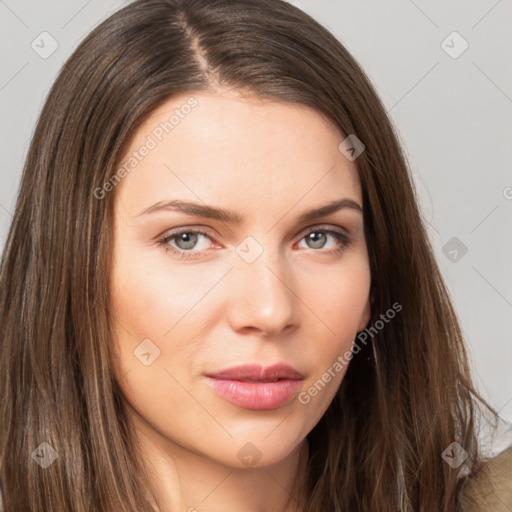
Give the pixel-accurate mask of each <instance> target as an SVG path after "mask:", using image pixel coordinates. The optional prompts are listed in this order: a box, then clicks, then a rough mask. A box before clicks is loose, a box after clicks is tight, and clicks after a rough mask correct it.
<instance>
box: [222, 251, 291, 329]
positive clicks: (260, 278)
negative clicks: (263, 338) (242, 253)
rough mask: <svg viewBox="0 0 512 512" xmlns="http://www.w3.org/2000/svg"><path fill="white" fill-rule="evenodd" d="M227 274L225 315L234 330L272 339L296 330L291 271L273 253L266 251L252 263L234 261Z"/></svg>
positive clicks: (238, 259) (241, 260)
mask: <svg viewBox="0 0 512 512" xmlns="http://www.w3.org/2000/svg"><path fill="white" fill-rule="evenodd" d="M230 274H231V282H232V284H233V291H232V294H231V295H230V302H229V306H228V315H229V323H230V325H231V327H232V329H233V330H235V331H237V332H251V331H253V332H255V333H260V334H265V335H267V336H275V335H279V334H280V333H283V332H285V331H286V333H288V332H289V331H290V332H291V331H292V330H293V329H296V328H297V327H298V325H299V309H298V303H299V302H300V299H299V297H298V296H297V295H296V293H295V291H294V286H293V279H292V274H291V270H290V269H289V268H287V267H286V264H285V262H283V261H282V259H281V258H280V257H279V256H278V255H276V254H275V251H274V252H272V251H271V250H270V249H268V248H266V249H265V250H264V251H263V253H262V254H261V255H260V256H259V257H258V258H257V259H256V261H253V262H252V263H248V262H246V261H244V260H243V259H242V258H237V260H236V263H235V268H234V269H233V271H232V272H231V273H230Z"/></svg>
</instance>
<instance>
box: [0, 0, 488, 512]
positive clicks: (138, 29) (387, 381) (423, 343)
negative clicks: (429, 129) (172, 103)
mask: <svg viewBox="0 0 512 512" xmlns="http://www.w3.org/2000/svg"><path fill="white" fill-rule="evenodd" d="M218 85H224V86H227V87H231V88H233V89H236V90H240V91H250V92H251V93H255V94H256V95H258V96H261V97H265V98H270V99H273V100H275V101H285V102H297V103H300V104H305V105H308V106H311V107H313V108H314V109H316V111H318V112H319V113H322V114H324V115H326V116H327V117H328V118H329V119H331V120H332V121H333V122H334V123H335V124H336V126H338V127H339V129H340V130H341V132H342V133H343V134H345V135H346V136H348V135H350V134H354V135H356V136H357V138H358V139H359V140H361V141H362V142H363V144H364V145H365V151H364V152H363V153H362V154H361V155H360V156H359V157H358V158H357V161H356V163H357V168H358V171H359V176H360V180H361V185H362V190H363V207H364V221H365V233H366V237H367V243H368V250H369V258H370V269H371V276H372V284H371V291H370V297H371V306H372V319H371V321H370V324H371V325H373V324H375V323H376V322H378V321H379V319H380V318H381V315H382V314H383V313H384V312H385V311H387V310H388V309H389V308H390V307H391V305H392V304H395V303H396V304H399V305H400V306H401V307H402V310H401V311H400V313H399V314H396V316H395V318H393V320H392V321H389V322H388V323H387V324H386V326H385V328H383V329H380V330H378V332H377V333H371V334H372V335H371V337H370V338H368V342H367V343H364V344H361V347H360V350H359V352H358V353H357V354H356V355H354V357H353V359H352V361H351V363H350V365H349V368H348V371H347V373H346V375H345V377H344V380H343V382H342V384H341V387H340V389H339V392H338V393H337V395H336V396H335V398H334V400H333V402H332V403H331V405H330V407H329V409H328V410H327V412H326V413H325V415H324V416H323V417H322V419H321V420H320V422H319V423H318V424H317V425H316V426H315V428H314V429H313V430H312V431H311V433H310V434H309V435H308V436H307V440H308V444H309V461H308V476H307V479H308V480H307V485H306V487H305V495H306V502H305V504H304V511H305V512H326V511H336V512H348V511H350V512H358V511H375V510H378V511H379V512H391V511H393V512H395V511H397V510H402V511H406V510H414V511H425V512H432V511H436V512H448V511H450V512H452V511H453V510H455V508H456V507H457V493H458V487H459V481H458V478H457V475H458V470H455V469H453V468H452V467H451V466H450V465H449V464H447V463H446V462H445V461H444V460H443V457H442V453H443V452H444V450H445V449H446V448H447V447H449V445H451V443H454V442H457V443H459V444H460V445H461V447H463V448H464V449H465V451H466V452H467V453H468V455H469V456H468V459H467V461H466V465H467V468H468V470H469V471H471V470H473V469H475V468H476V467H477V465H478V463H479V460H480V455H479V451H478V445H477V438H476V434H475V411H476V409H475V407H476V406H475V402H476V401H477V400H478V401H479V400H481V398H480V397H479V395H478V393H477V392H476V391H475V390H474V388H473V387H472V384H471V380H470V377H469V369H468V363H467V357H466V352H465V348H464V343H463V337H462V334H461V329H460V327H459V324H458V321H457V318H456V315H455V312H454V309H453V307H452V304H451V302H450V298H449V294H448V292H447V290H446V288H445V285H444V283H443V280H442V277H441V274H440V272H439V269H438V266H437V264H436V262H435V259H434V255H433V251H432V249H431V247H430V245H429V241H428V238H427V235H426V230H425V226H424V223H423V221H422V218H421V214H420V212H419V210H418V206H417V200H416V196H415V191H414V188H413V186H412V180H411V177H410V175H409V171H408V165H407V162H406V160H405V157H404V155H403V153H402V150H401V148H400V146H399V143H398V141H397V137H396V135H395V133H394V130H393V127H392V125H391V123H390V121H389V119H388V117H387V115H386V111H385V109H384V108H383V105H382V104H381V102H380V100H379V98H378V97H377V95H376V93H375V91H374V89H373V87H372V85H371V83H370V81H369V79H368V78H367V77H366V75H365V74H364V72H363V71H362V70H361V68H360V67H359V65H358V64H357V62H356V61H355V60H354V58H352V56H351V55H350V54H349V53H348V51H347V50H346V49H345V48H344V46H343V45H342V44H341V43H340V42H339V41H338V40H337V39H336V38H335V37H334V36H333V35H332V34H330V33H329V32H328V31H327V30H326V29H324V28H323V27H322V26H321V25H319V24H318V23H317V22H316V21H314V20H313V19H312V18H310V17H309V16H308V15H306V14H304V13H303V12H302V11H300V10H299V9H297V8H296V7H294V6H292V5H290V4H289V3H287V2H285V1H282V0H258V1H257V2H254V1H253V0H137V1H135V2H133V3H132V4H130V5H128V6H127V7H125V8H123V9H121V10H120V11H118V12H117V13H115V14H114V15H113V16H111V17H110V18H109V19H107V20H106V21H105V22H103V23H102V24H101V25H100V26H98V27H97V28H96V29H95V30H94V31H93V32H92V33H91V34H90V35H89V36H88V37H87V38H86V39H85V40H84V41H83V42H82V43H81V44H80V46H79V47H78V49H77V50H76V51H75V52H74V53H73V55H72V56H71V58H70V59H69V60H68V61H67V63H66V64H65V65H64V67H63V69H62V71H61V72H60V74H59V76H58V78H57V79H56V81H55V84H54V86H53V88H52V90H51V91H50V93H49V95H48V98H47V100H46V103H45V105H44V108H43V110H42V113H41V115H40V118H39V121H38V123H37V127H36V130H35V134H34V136H33V140H32V143H31V146H30V149H29V152H28V156H27V160H26V165H25V168H24V171H23V176H22V181H21V187H20V191H19V197H18V200H17V205H16V210H15V213H14V218H13V222H12V226H11V229H10V232H9V236H8V239H7V243H6V246H5V250H4V254H3V259H2V266H1V277H0V322H1V325H2V333H1V361H0V382H1V385H0V388H1V390H2V391H1V394H2V399H1V404H0V431H1V432H2V436H1V439H0V480H1V482H2V485H3V497H4V503H5V507H6V510H7V511H8V512H17V511H27V510H31V511H34V512H47V511H49V510H51V511H69V510H73V511H75V512H85V511H88V512H90V511H93V510H97V511H100V510H101V511H104V512H121V511H130V512H133V511H134V510H139V511H143V510H144V511H149V510H154V509H153V507H152V506H151V502H152V499H151V497H150V491H149V485H148V482H147V478H146V475H145V473H144V471H143V470H142V466H141V464H140V453H138V452H137V446H136V445H135V444H134V440H133V439H132V437H131V433H130V432H128V431H127V428H126V424H127V422H126V420H125V418H124V417H123V410H122V407H121V399H120V396H121V395H120V389H119V387H118V386H117V383H116V381H115V379H114V378H113V372H112V363H111V362H112V357H113V355H112V353H111V345H112V343H110V340H111V339H112V335H113V330H112V323H113V322H115V319H113V318H112V317H111V315H109V293H108V291H109V275H110V272H109V269H110V265H111V253H112V236H113V233H112V213H113V204H114V197H115V194H114V193H106V194H103V193H102V194H101V198H98V194H97V193H96V194H95V191H97V190H98V189H101V187H103V185H104V184H105V183H106V182H107V181H108V180H109V179H110V178H111V176H112V175H114V174H115V172H116V170H117V167H116V166H117V165H119V158H120V156H121V155H122V154H123V151H124V149H125V148H126V147H127V144H128V143H129V141H130V137H131V136H132V135H133V133H134V131H135V130H136V128H137V127H138V126H139V125H140V123H141V122H142V121H143V120H144V119H145V118H146V117H147V116H148V115H149V114H150V113H151V112H152V111H154V110H155V108H157V107H158V106H159V105H160V104H162V103H163V102H164V101H166V100H168V99H169V98H170V97H172V96H173V95H176V94H178V93H184V92H190V93H193V92H194V91H207V90H210V91H214V90H215V87H216V86H218ZM340 142H341V141H340ZM41 443H48V445H43V446H42V447H41ZM49 447H51V448H52V449H53V450H54V451H55V454H57V455H58V459H57V460H56V461H55V462H54V463H53V464H51V465H50V466H49V467H47V468H46V469H45V468H43V467H41V466H40V465H38V464H36V463H35V462H34V460H35V459H34V457H37V455H38V453H37V450H44V449H47V450H48V449H49ZM34 452H35V455H34ZM51 453H54V452H51ZM39 456H41V454H39Z"/></svg>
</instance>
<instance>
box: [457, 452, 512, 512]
mask: <svg viewBox="0 0 512 512" xmlns="http://www.w3.org/2000/svg"><path fill="white" fill-rule="evenodd" d="M461 511H462V512H512V446H510V447H509V448H507V449H506V450H504V451H503V452H501V453H500V454H499V455H497V456H496V457H494V458H492V459H490V460H489V461H487V462H486V463H485V464H484V466H483V467H482V469H481V470H480V471H479V472H478V473H476V474H475V475H471V476H469V477H467V479H466V481H465V482H464V485H463V488H462V499H461Z"/></svg>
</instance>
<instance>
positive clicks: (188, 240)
mask: <svg viewBox="0 0 512 512" xmlns="http://www.w3.org/2000/svg"><path fill="white" fill-rule="evenodd" d="M196 242H197V235H196V234H193V233H181V235H180V236H179V237H178V240H177V241H176V244H177V245H178V247H179V248H180V249H192V248H193V247H194V245H195V244H196ZM182 243H183V244H184V245H183V244H182Z"/></svg>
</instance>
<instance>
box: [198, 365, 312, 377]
mask: <svg viewBox="0 0 512 512" xmlns="http://www.w3.org/2000/svg"><path fill="white" fill-rule="evenodd" d="M206 376H207V377H212V378H214V379H224V380H246V379H247V380H254V381H264V380H279V379H293V380H300V379H303V378H304V376H303V375H302V373H300V372H299V370H296V369H295V368H293V367H292V366H290V365H288V364H285V363H277V364H273V365H271V366H262V365H259V364H245V365H242V366H235V367H233V368H227V369H225V370H221V371H219V372H214V373H208V374H206Z"/></svg>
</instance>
